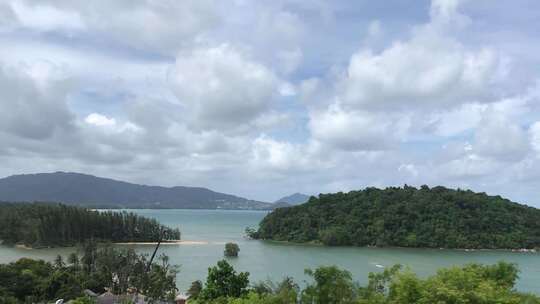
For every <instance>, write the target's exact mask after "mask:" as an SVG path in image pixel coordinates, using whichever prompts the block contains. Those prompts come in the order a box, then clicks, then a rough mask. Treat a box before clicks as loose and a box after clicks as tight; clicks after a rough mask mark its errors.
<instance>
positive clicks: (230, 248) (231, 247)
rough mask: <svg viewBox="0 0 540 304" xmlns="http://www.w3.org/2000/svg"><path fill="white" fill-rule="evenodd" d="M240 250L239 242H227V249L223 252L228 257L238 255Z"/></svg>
mask: <svg viewBox="0 0 540 304" xmlns="http://www.w3.org/2000/svg"><path fill="white" fill-rule="evenodd" d="M238 252H240V247H238V244H236V243H227V244H225V251H224V252H223V254H224V255H225V256H226V257H237V256H238Z"/></svg>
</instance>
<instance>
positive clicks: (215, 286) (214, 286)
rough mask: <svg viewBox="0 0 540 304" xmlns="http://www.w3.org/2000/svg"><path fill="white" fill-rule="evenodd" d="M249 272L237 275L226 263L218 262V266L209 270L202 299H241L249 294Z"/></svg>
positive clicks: (223, 261) (201, 295)
mask: <svg viewBox="0 0 540 304" xmlns="http://www.w3.org/2000/svg"><path fill="white" fill-rule="evenodd" d="M248 284H249V272H240V273H236V271H235V270H234V268H233V267H232V266H231V265H230V264H229V263H228V262H227V261H226V260H221V261H218V263H217V266H214V267H210V268H208V277H207V278H206V285H205V287H204V289H203V290H202V292H201V294H200V297H201V298H202V299H203V300H213V299H218V298H220V297H241V296H243V295H246V294H247V292H248V289H247V288H248Z"/></svg>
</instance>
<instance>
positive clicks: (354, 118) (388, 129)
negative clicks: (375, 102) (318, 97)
mask: <svg viewBox="0 0 540 304" xmlns="http://www.w3.org/2000/svg"><path fill="white" fill-rule="evenodd" d="M309 126H310V130H311V132H312V134H313V137H314V138H315V139H317V140H319V141H321V142H323V143H325V144H327V145H330V146H332V147H336V148H338V149H343V150H352V151H354V150H363V151H368V150H384V149H387V148H389V147H391V146H393V145H395V144H396V143H397V141H398V139H397V138H396V135H397V134H398V133H399V132H396V129H395V128H394V127H395V126H394V125H393V123H392V121H391V120H390V119H389V117H388V116H386V115H378V114H374V113H370V112H365V111H344V110H343V109H342V108H341V107H340V106H339V105H336V104H334V105H331V106H330V107H329V108H328V109H325V110H324V111H320V112H319V111H317V112H313V113H311V116H310V122H309Z"/></svg>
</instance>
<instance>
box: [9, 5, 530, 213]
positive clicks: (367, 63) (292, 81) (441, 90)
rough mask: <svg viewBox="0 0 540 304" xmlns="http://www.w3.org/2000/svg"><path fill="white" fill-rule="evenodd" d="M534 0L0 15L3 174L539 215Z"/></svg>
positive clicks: (102, 8) (42, 9) (36, 8)
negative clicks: (456, 201) (486, 200)
mask: <svg viewBox="0 0 540 304" xmlns="http://www.w3.org/2000/svg"><path fill="white" fill-rule="evenodd" d="M538 20H540V2H538V1H536V0H516V1H502V0H501V1H499V0H469V1H467V0H432V1H424V0H420V1H408V0H389V1H368V0H351V1H322V0H312V1H300V0H272V1H247V0H231V1H218V0H216V1H212V0H193V1H190V0H185V1H177V0H163V1H152V0H118V1H109V0H94V1H84V0H76V1H72V0H54V1H53V0H40V1H30V0H0V164H1V166H0V177H4V176H9V175H12V174H22V173H37V172H54V171H70V172H82V173H88V174H94V175H98V176H103V177H110V178H115V179H120V180H125V181H129V182H135V183H144V184H151V185H162V186H174V185H184V186H202V187H208V188H210V189H213V190H216V191H220V192H226V193H232V194H236V195H240V196H244V197H248V198H251V199H256V200H262V201H274V200H276V199H278V198H280V197H282V196H285V195H288V194H291V193H294V192H303V193H307V194H318V193H327V192H337V191H350V190H358V189H362V188H365V187H368V186H375V187H387V186H400V185H404V184H408V185H413V186H420V185H424V184H426V185H429V186H436V185H443V186H447V187H452V188H462V189H472V190H474V191H480V192H487V193H489V194H493V195H501V196H503V197H507V198H509V199H512V200H514V201H517V202H520V203H525V204H529V205H532V206H536V207H540V68H539V67H540V37H539V36H538V33H539V32H540V22H538Z"/></svg>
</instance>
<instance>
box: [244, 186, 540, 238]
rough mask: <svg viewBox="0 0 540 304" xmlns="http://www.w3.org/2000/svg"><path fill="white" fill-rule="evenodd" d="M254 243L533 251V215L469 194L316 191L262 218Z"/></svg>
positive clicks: (536, 229) (539, 232)
mask: <svg viewBox="0 0 540 304" xmlns="http://www.w3.org/2000/svg"><path fill="white" fill-rule="evenodd" d="M246 232H247V234H248V235H249V236H251V237H252V238H255V239H263V240H275V241H287V242H299V243H319V244H324V245H331V246H350V245H352V246H380V247H383V246H395V247H420V248H461V249H534V248H538V247H540V210H539V209H536V208H533V207H528V206H525V205H520V204H517V203H514V202H511V201H509V200H507V199H504V198H502V197H500V196H489V195H487V194H485V193H475V192H472V191H469V190H453V189H448V188H445V187H440V186H439V187H433V188H429V187H428V186H422V187H420V188H419V189H417V188H415V187H410V186H407V185H405V186H404V187H390V188H386V189H378V188H366V189H364V190H361V191H351V192H348V193H341V192H340V193H335V194H321V195H319V197H311V198H310V200H309V201H308V202H307V203H305V204H302V205H299V206H294V207H288V208H278V209H276V210H274V211H272V212H271V213H269V214H268V215H267V216H266V217H265V218H264V219H263V220H262V221H261V223H260V225H259V228H258V230H255V229H246Z"/></svg>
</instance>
